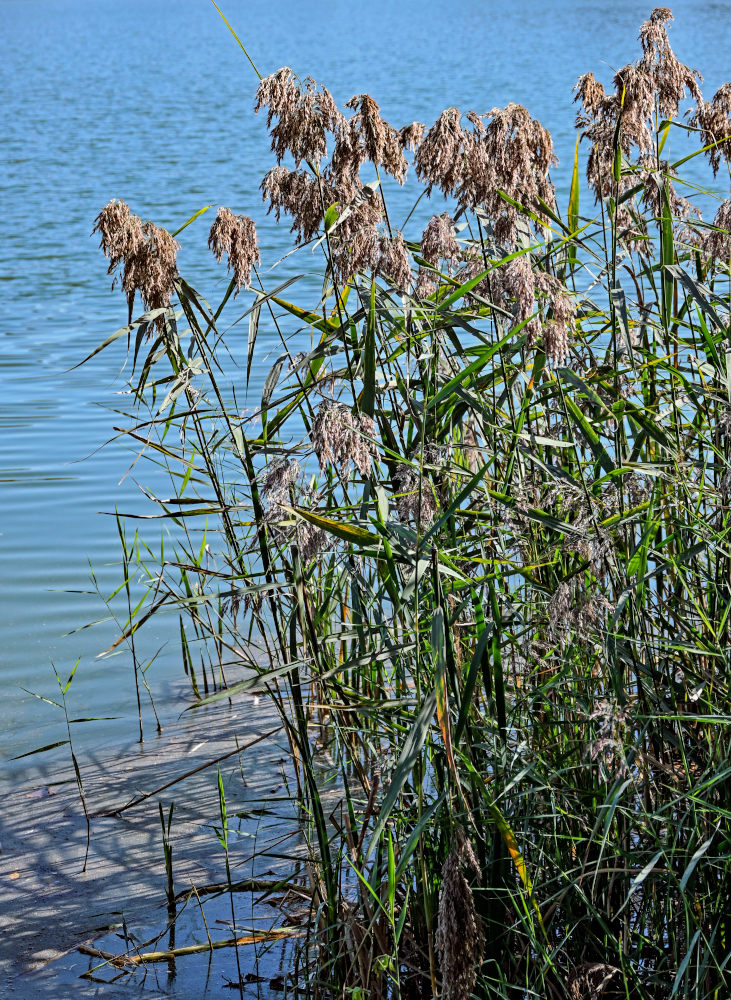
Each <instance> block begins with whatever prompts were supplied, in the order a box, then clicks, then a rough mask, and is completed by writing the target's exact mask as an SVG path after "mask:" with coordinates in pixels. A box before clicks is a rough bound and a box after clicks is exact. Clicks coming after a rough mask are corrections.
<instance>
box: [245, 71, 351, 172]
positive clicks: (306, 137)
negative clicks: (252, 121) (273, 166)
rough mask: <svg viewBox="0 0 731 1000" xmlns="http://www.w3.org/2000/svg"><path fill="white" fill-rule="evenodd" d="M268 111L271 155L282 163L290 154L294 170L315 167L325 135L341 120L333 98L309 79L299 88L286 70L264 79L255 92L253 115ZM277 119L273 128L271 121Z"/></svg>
mask: <svg viewBox="0 0 731 1000" xmlns="http://www.w3.org/2000/svg"><path fill="white" fill-rule="evenodd" d="M263 107H266V108H268V111H267V127H268V128H269V130H270V133H271V137H272V151H273V152H274V154H275V155H276V157H277V163H281V162H282V159H283V158H284V155H285V154H286V153H290V154H291V155H292V157H293V158H294V161H295V163H296V164H297V166H299V165H300V163H302V161H303V160H309V161H311V162H313V163H318V162H319V161H320V160H321V159H322V158H323V157H324V156H326V155H327V134H328V132H330V133H333V132H334V131H335V129H336V127H337V126H338V125H339V123H340V121H341V120H342V115H341V114H340V112H339V111H338V109H337V106H336V104H335V101H334V100H333V97H332V94H331V93H330V91H329V90H327V89H326V88H325V87H322V88H318V86H317V84H316V83H315V81H314V80H313V79H312V78H311V77H309V76H308V77H306V78H305V79H304V81H303V83H302V85H301V86H300V85H299V84H298V83H297V81H296V79H295V77H294V74H293V73H292V70H291V69H290V68H289V67H288V66H284V67H282V69H279V70H277V72H276V73H272V74H271V75H270V76H266V77H264V79H263V80H262V81H261V83H260V84H259V88H258V90H257V92H256V104H255V106H254V111H255V112H256V113H258V112H259V111H260V110H261V109H262V108H263ZM275 118H276V119H278V120H277V122H276V123H275V124H273V122H274V119H275Z"/></svg>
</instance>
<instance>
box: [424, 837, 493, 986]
mask: <svg viewBox="0 0 731 1000" xmlns="http://www.w3.org/2000/svg"><path fill="white" fill-rule="evenodd" d="M465 868H471V869H472V870H473V871H474V872H476V873H478V874H479V871H480V869H479V865H478V863H477V858H476V857H475V853H474V851H473V849H472V845H471V844H470V843H469V841H468V840H467V838H466V837H465V835H464V833H462V832H461V831H460V832H459V833H458V835H457V843H456V844H455V846H454V847H453V848H452V851H451V852H450V854H449V857H448V858H447V860H446V861H445V863H444V868H443V870H442V889H441V892H440V894H439V925H438V927H437V932H436V935H435V944H436V948H437V953H438V955H439V965H440V968H441V972H442V997H443V998H444V1000H469V997H470V996H471V994H472V990H473V989H474V987H475V983H476V981H477V970H478V968H479V965H480V960H481V958H482V948H483V943H484V939H483V935H482V928H481V927H480V919H479V917H478V915H477V911H476V909H475V901H474V898H473V896H472V889H471V888H470V884H469V882H468V881H467V878H466V877H465V874H464V869H465Z"/></svg>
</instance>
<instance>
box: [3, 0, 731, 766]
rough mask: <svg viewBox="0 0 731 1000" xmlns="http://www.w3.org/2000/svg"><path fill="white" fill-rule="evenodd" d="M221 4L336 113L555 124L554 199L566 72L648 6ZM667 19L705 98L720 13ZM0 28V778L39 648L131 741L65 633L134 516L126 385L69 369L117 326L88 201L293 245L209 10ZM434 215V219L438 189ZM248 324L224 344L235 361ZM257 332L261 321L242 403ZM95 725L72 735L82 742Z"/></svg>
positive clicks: (110, 694)
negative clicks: (351, 103) (122, 409)
mask: <svg viewBox="0 0 731 1000" xmlns="http://www.w3.org/2000/svg"><path fill="white" fill-rule="evenodd" d="M224 2H225V6H224V10H225V13H226V14H227V16H228V17H229V19H230V21H231V22H232V24H233V25H234V26H235V27H236V29H237V31H238V32H239V33H240V36H241V38H242V40H243V41H245V44H246V45H247V46H248V47H249V50H250V52H251V55H252V57H253V58H254V60H255V62H256V63H257V64H258V66H259V67H260V69H261V71H262V72H264V73H266V72H270V71H272V70H274V69H276V68H278V67H279V66H282V65H285V64H288V65H290V66H291V67H293V68H294V69H295V70H296V71H297V72H298V73H299V74H300V75H302V76H304V75H306V74H308V73H309V74H311V75H312V76H314V77H315V78H316V79H317V80H318V81H320V82H323V83H326V84H327V85H328V86H329V87H330V88H331V90H332V91H333V93H334V94H335V96H336V98H337V99H338V101H339V102H341V103H342V102H343V101H345V100H347V99H348V98H349V97H350V96H351V95H352V94H354V93H360V92H363V91H368V92H370V93H371V94H372V95H373V96H374V97H376V98H377V99H378V101H379V102H380V103H381V106H382V110H383V113H384V115H385V117H387V118H388V119H389V120H390V121H391V122H392V123H393V124H395V125H399V126H400V125H402V124H406V123H407V122H410V121H412V120H413V119H419V120H421V121H424V122H426V123H431V122H432V121H433V120H434V118H435V117H436V116H437V115H438V114H439V113H440V111H441V110H442V109H443V108H445V107H447V106H449V105H451V104H456V105H458V106H459V107H460V108H462V109H463V110H468V109H470V108H474V109H476V110H477V111H480V112H483V111H487V110H489V109H490V108H491V107H493V106H495V105H503V104H505V103H507V102H508V101H511V100H512V101H518V102H520V103H523V104H525V105H526V106H527V107H528V108H529V110H530V111H531V113H532V114H533V115H534V116H536V117H537V118H539V119H540V120H541V121H542V122H543V123H544V124H545V125H547V126H548V127H549V129H550V130H551V131H552V133H553V135H554V140H555V144H556V149H557V152H558V155H559V157H560V158H561V161H562V162H561V166H560V167H559V168H558V169H557V170H556V172H555V174H554V179H555V181H556V183H557V186H558V188H559V191H560V192H561V193H562V198H565V191H566V188H567V184H568V179H569V174H570V168H571V161H572V156H573V143H574V133H573V116H574V109H573V106H572V103H571V88H572V86H573V84H574V83H575V80H576V77H577V76H578V74H579V73H582V72H585V71H586V70H589V69H591V70H593V71H595V72H596V73H597V75H599V76H600V77H602V78H603V79H605V80H606V79H608V78H609V76H610V74H611V67H618V66H621V65H623V64H624V63H626V62H627V61H628V60H629V59H633V58H636V56H637V48H638V46H637V42H636V35H637V29H638V27H639V24H640V22H641V21H642V20H643V19H644V18H645V17H646V16H647V15H648V14H649V10H650V4H649V3H637V2H630V0H615V2H614V3H612V4H611V5H610V4H597V3H594V2H570V0H552V2H551V3H546V2H544V0H517V2H515V3H511V4H506V3H497V2H489V0H455V2H453V3H450V4H448V5H445V4H443V3H437V2H435V0H401V2H400V3H398V4H392V3H390V2H383V0H371V2H369V3H368V4H365V5H356V4H353V3H348V2H344V0H342V2H337V0H317V2H314V0H309V2H306V0H305V2H303V0H299V2H297V3H295V2H287V0H266V2H262V0H246V2H244V0H224ZM673 10H674V13H675V17H676V21H675V24H674V25H673V26H672V32H671V38H672V40H673V44H674V46H675V49H676V52H677V53H678V55H679V56H680V58H681V59H683V60H684V61H685V62H688V63H689V64H690V65H692V66H697V67H698V68H700V69H701V70H702V71H703V72H704V74H705V75H706V84H705V90H706V93H707V96H710V94H712V93H713V92H714V90H715V88H716V87H717V86H718V85H719V84H720V83H722V82H723V81H724V80H725V79H726V78H727V75H728V70H729V67H728V65H727V58H726V56H727V53H728V51H729V36H730V35H731V17H730V16H729V15H730V12H731V4H729V3H702V4H701V3H698V2H697V0H683V2H678V3H675V4H674V5H673ZM0 22H1V25H2V30H1V31H0V93H1V94H2V100H1V101H0V149H1V150H2V170H0V235H1V238H0V336H1V337H2V358H1V363H0V428H1V432H0V433H1V434H2V438H1V440H2V448H1V450H0V506H1V514H0V532H1V533H2V534H1V535H0V553H1V559H2V562H1V564H0V588H1V593H0V616H2V617H1V624H2V644H1V646H0V650H1V651H0V657H1V660H0V679H1V681H2V692H1V693H2V697H0V733H2V734H3V741H2V748H1V753H2V757H3V770H4V772H5V774H6V776H7V775H8V774H9V773H11V770H10V768H11V765H9V764H8V758H9V757H10V756H11V755H13V754H18V753H21V752H23V751H25V750H28V749H30V748H31V747H32V746H37V745H40V744H41V743H44V742H51V740H52V739H54V738H58V728H57V725H56V723H57V721H58V720H57V716H56V714H55V712H54V710H53V709H52V708H51V707H50V706H48V705H45V704H43V703H41V702H39V701H37V700H35V699H33V698H31V697H30V696H29V695H27V694H26V693H24V691H23V690H22V689H21V686H22V687H25V688H29V689H31V690H34V691H39V692H42V693H44V694H50V693H52V691H53V684H54V683H55V681H54V680H53V675H52V673H51V667H50V664H51V661H54V662H55V663H56V665H57V666H58V667H59V670H63V671H67V670H68V668H69V666H70V665H71V664H72V663H73V662H74V660H75V659H76V657H77V656H81V657H82V661H81V665H80V667H79V672H78V674H77V678H76V679H75V681H74V686H73V688H72V692H71V693H72V698H73V705H74V710H75V711H77V712H78V714H89V713H99V714H105V715H109V714H113V715H118V716H120V717H121V718H120V720H119V721H117V722H113V723H105V724H104V725H105V729H104V738H105V739H112V738H114V737H115V735H116V736H117V737H121V736H122V734H124V735H125V736H129V734H130V733H133V732H134V721H133V716H134V686H133V680H132V673H131V670H130V666H129V663H128V662H127V661H126V660H125V658H124V656H119V657H118V658H116V659H111V660H107V661H97V660H95V659H94V657H95V654H96V653H97V652H99V650H100V649H102V648H104V645H105V640H106V639H107V638H108V637H109V636H110V635H111V634H112V633H111V626H102V627H100V628H99V629H97V630H87V631H82V632H79V633H76V634H74V635H71V636H67V637H66V638H63V637H62V636H63V633H65V632H68V631H69V630H71V629H73V628H74V627H76V626H79V625H81V624H83V623H85V622H87V621H90V620H92V619H96V618H98V617H101V616H102V614H103V612H104V609H103V607H102V606H101V605H100V604H99V602H98V601H96V600H95V599H94V598H90V597H88V596H84V594H82V593H79V592H80V591H83V590H85V589H88V585H89V567H88V562H87V559H89V560H91V562H92V563H93V565H94V567H95V569H96V571H97V572H98V574H99V578H100V580H101V581H102V582H103V584H104V586H105V587H106V586H108V587H109V588H111V587H112V586H113V585H115V584H116V583H118V582H119V570H118V568H117V567H115V566H114V565H112V564H113V563H114V562H115V560H116V559H117V536H116V529H115V526H114V523H113V521H112V520H111V519H110V518H108V517H103V516H100V515H98V514H97V513H96V512H97V511H102V510H103V511H109V510H113V509H114V505H115V504H117V505H118V506H119V507H120V509H123V510H129V509H132V508H136V509H140V508H141V501H140V499H139V497H138V494H137V491H136V487H135V483H134V475H137V470H135V471H134V473H133V474H132V475H130V476H128V477H127V478H126V479H125V480H124V483H123V484H122V485H121V486H120V485H118V484H119V481H120V479H121V478H122V476H123V474H124V472H125V471H126V469H127V466H128V464H129V461H130V455H129V454H128V453H126V452H125V451H124V450H123V449H122V447H121V446H120V445H119V444H117V445H114V446H111V447H109V448H107V449H105V450H103V451H101V452H99V451H98V450H97V449H99V447H100V445H102V444H103V443H104V442H105V441H106V440H107V439H109V438H111V437H113V436H114V430H113V427H114V425H115V422H116V421H115V416H114V413H113V412H112V408H113V407H114V406H117V405H120V404H121V403H122V402H123V399H122V397H119V396H118V395H115V394H116V393H118V392H119V391H120V390H121V389H122V388H123V386H124V379H123V377H120V374H119V369H120V368H121V365H122V363H123V350H122V348H119V349H116V350H113V351H111V352H109V353H106V354H103V355H101V357H100V358H98V359H96V360H95V361H94V362H93V363H91V364H89V365H88V366H86V367H84V368H81V369H80V370H76V371H69V369H70V368H71V367H72V366H73V365H75V364H76V363H77V362H78V361H80V360H81V358H83V357H84V356H85V355H86V354H87V353H88V352H89V351H90V350H91V349H92V348H93V347H94V346H95V345H96V344H98V343H99V342H100V341H101V340H103V339H104V337H105V336H107V335H108V334H109V333H110V332H112V331H113V330H115V329H116V328H118V327H119V326H121V325H122V324H123V323H124V322H125V320H126V315H125V307H124V304H123V300H122V297H121V295H120V294H119V292H117V293H115V294H114V295H113V294H111V292H110V290H109V279H108V278H107V276H106V274H105V268H104V262H103V259H102V257H101V254H100V253H99V251H98V250H97V248H96V242H95V240H93V239H91V238H90V235H89V234H90V231H91V227H92V221H93V219H94V216H95V214H96V213H97V211H98V210H99V208H100V207H101V206H102V205H103V204H104V203H105V202H106V201H108V200H109V199H110V198H112V197H121V198H124V199H126V200H127V201H129V202H130V204H131V205H132V207H133V210H134V211H136V212H137V213H138V214H140V215H142V216H143V217H148V218H152V219H154V220H155V221H156V222H158V223H159V224H161V225H164V226H166V227H169V228H170V229H175V228H177V227H178V226H180V225H181V224H182V223H183V222H184V221H185V220H186V219H187V218H189V216H190V215H191V214H192V213H193V212H194V211H196V210H197V209H199V208H201V207H203V206H204V205H206V204H208V203H213V204H214V205H217V204H226V205H229V206H230V207H231V208H232V209H234V210H235V211H239V212H246V213H248V214H250V215H252V216H253V217H254V218H255V219H256V220H257V223H258V225H259V226H260V239H261V244H262V257H263V262H264V264H265V266H270V265H271V264H273V263H274V262H275V261H276V260H277V259H278V258H279V257H281V256H282V255H283V254H284V253H285V252H286V251H287V250H288V249H289V247H290V243H289V236H288V233H287V227H285V226H283V227H280V228H276V227H275V226H274V224H273V222H272V220H271V219H267V217H266V215H265V213H264V209H263V206H262V204H261V200H260V195H259V193H258V185H259V182H260V179H261V176H262V175H263V173H264V172H265V171H266V170H267V169H268V168H269V166H270V165H271V163H272V158H271V155H270V154H269V151H268V141H267V136H266V132H265V121H263V120H262V119H261V118H256V117H255V116H254V115H253V113H252V107H253V96H254V91H255V89H256V82H257V81H256V77H255V75H254V73H253V71H252V69H251V67H250V65H249V64H248V63H247V61H246V60H245V58H244V57H243V55H242V53H241V51H240V49H239V48H238V47H237V45H236V43H235V42H234V40H233V38H232V37H231V35H230V34H229V33H228V31H227V29H226V27H225V25H224V24H223V22H222V21H221V19H220V18H219V16H218V14H217V13H216V11H215V9H214V7H213V6H212V5H211V4H209V3H208V2H207V0H144V2H137V0H0ZM673 141H674V140H673ZM723 183H724V182H723V181H721V180H719V187H723ZM401 204H403V205H404V206H405V205H406V202H405V201H404V200H402V201H401V202H400V203H399V205H401ZM432 205H433V206H434V210H438V211H442V210H443V206H442V202H441V200H440V199H436V198H435V199H434V201H433V202H432ZM431 210H432V208H431V206H425V207H424V212H425V213H428V212H430V211H431ZM208 222H209V217H208V216H207V217H205V218H204V219H202V220H200V222H199V223H198V224H196V225H194V226H191V227H190V229H188V230H186V232H185V233H184V234H183V237H184V238H183V251H182V254H181V266H182V268H183V269H184V271H185V273H186V274H187V275H188V276H189V277H190V278H191V279H192V281H193V283H194V284H195V285H196V286H197V287H199V288H200V289H201V290H202V291H204V292H205V293H206V294H207V295H208V296H209V297H210V298H211V300H215V299H216V297H217V296H220V295H221V294H222V293H223V290H224V288H225V282H226V279H225V276H224V272H223V269H222V268H220V269H217V268H216V266H215V264H214V262H213V261H212V259H210V258H209V257H208V255H207V251H206V250H205V242H206V233H207V227H208ZM418 231H419V230H418V229H417V230H416V233H415V235H418ZM316 266H317V262H316V261H315V260H314V259H313V258H311V257H310V256H309V251H305V252H304V254H302V255H300V257H299V259H298V258H289V259H288V260H287V261H285V262H284V264H283V265H282V266H281V267H280V268H279V269H278V274H277V275H276V280H283V279H284V278H285V277H287V276H288V275H289V274H292V273H294V272H295V271H301V270H303V269H311V270H314V269H315V268H316ZM270 280H271V281H272V282H273V281H274V280H275V277H272V276H270ZM242 300H243V299H240V300H239V302H241V301H242ZM246 304H247V303H244V306H243V307H242V309H241V311H243V308H245V306H246ZM244 326H245V324H242V325H241V328H237V331H240V332H237V333H236V335H234V336H232V339H231V347H232V349H233V350H234V351H238V352H239V356H242V353H243V345H242V342H241V340H242V337H244V336H245V331H244V329H243V327H244ZM274 346H275V345H274V339H273V334H272V331H270V330H267V329H266V328H265V326H264V324H262V329H261V331H260V338H259V343H258V345H257V357H256V360H255V372H254V379H253V383H252V390H251V399H252V403H253V401H255V400H256V398H257V397H258V395H259V390H260V386H261V381H262V379H263V377H264V374H265V372H266V370H267V369H268V366H269V364H271V361H270V360H269V354H270V352H271V350H272V349H273V348H274ZM89 455H91V456H92V457H90V458H86V456H89ZM83 459H86V460H85V461H82V460H83ZM140 475H141V478H142V479H143V481H144V476H145V473H144V472H141V473H140ZM153 537H154V535H153ZM161 638H162V639H164V638H165V637H164V636H162V637H161ZM172 649H173V646H172V644H171V651H170V652H169V653H168V652H167V651H163V653H162V655H161V657H160V658H159V660H158V661H157V663H156V664H155V665H154V667H153V668H152V669H151V672H150V674H149V679H150V682H151V685H152V687H153V689H155V690H156V691H162V692H164V691H165V689H166V686H167V685H169V684H170V683H172V682H173V681H174V680H176V679H178V678H179V674H180V670H181V668H180V664H179V661H178V659H177V657H176V656H175V655H174V654H173V652H172ZM110 708H113V709H114V711H109V709H110ZM96 732H97V733H98V730H97V731H96ZM97 738H99V737H98V736H97V735H95V731H94V726H89V727H87V728H86V739H87V740H88V741H93V740H94V739H97ZM79 739H80V740H82V739H83V734H81V733H80V736H79ZM34 760H36V758H30V761H31V762H32V761H34ZM39 760H40V758H39ZM21 764H23V766H27V761H26V762H21ZM14 766H15V767H17V766H19V765H14Z"/></svg>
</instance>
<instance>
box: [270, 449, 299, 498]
mask: <svg viewBox="0 0 731 1000" xmlns="http://www.w3.org/2000/svg"><path fill="white" fill-rule="evenodd" d="M300 474H301V470H300V464H299V462H298V461H297V459H292V460H291V461H290V460H288V459H286V458H279V459H277V460H276V461H274V462H272V463H271V465H269V466H268V467H267V470H266V473H265V474H264V478H263V479H262V481H261V485H260V489H261V492H262V495H263V496H264V497H265V498H266V500H267V503H268V504H270V505H278V504H281V503H289V499H290V497H289V492H290V489H291V487H292V486H294V484H295V483H296V482H297V480H298V479H299V477H300Z"/></svg>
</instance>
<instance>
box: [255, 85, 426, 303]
mask: <svg viewBox="0 0 731 1000" xmlns="http://www.w3.org/2000/svg"><path fill="white" fill-rule="evenodd" d="M263 107H267V108H268V113H267V125H268V127H269V128H270V131H271V136H272V150H273V151H274V153H275V155H276V157H277V166H276V167H274V168H273V169H272V170H270V171H269V173H267V175H266V176H265V177H264V180H263V181H262V185H261V190H262V195H263V199H264V201H265V202H268V204H269V211H270V212H273V213H274V216H275V218H276V220H277V222H279V220H280V218H281V215H282V213H283V212H284V213H285V214H286V215H288V216H289V217H290V218H291V220H292V229H291V231H292V232H293V233H295V234H296V239H297V242H298V243H306V242H309V241H310V240H312V239H313V238H314V237H315V236H316V235H317V234H318V233H319V232H320V231H321V229H322V226H323V219H324V217H325V213H326V212H327V210H328V209H329V208H331V206H335V207H336V209H337V222H336V224H334V225H332V226H331V227H330V230H329V237H328V242H329V247H330V251H331V254H332V263H333V268H334V271H335V276H336V277H337V278H338V280H340V281H341V282H345V281H348V280H349V279H350V278H351V277H352V276H353V275H354V274H357V273H358V272H359V271H362V270H371V271H373V272H374V273H376V274H381V275H383V276H384V277H387V278H388V279H389V280H390V281H392V282H393V284H394V285H396V287H397V288H398V289H399V290H400V291H402V292H406V291H408V290H409V289H410V288H411V265H410V262H409V258H408V253H407V251H406V245H405V243H404V239H403V236H402V234H401V233H394V234H392V233H390V232H389V233H388V234H386V233H385V232H383V231H382V227H383V223H384V219H385V211H384V204H383V199H382V197H381V194H380V192H375V191H373V189H372V188H371V187H366V186H364V185H363V183H362V181H361V179H360V169H361V167H362V166H363V164H364V163H366V162H367V161H370V162H371V163H373V164H374V165H375V166H376V167H381V168H383V170H384V171H385V172H386V173H388V174H390V175H391V176H393V177H395V178H396V180H397V181H398V182H399V183H400V184H403V182H404V180H405V178H406V170H407V161H406V157H405V154H404V150H405V149H407V148H409V149H414V148H415V147H416V145H417V144H418V142H419V140H420V139H421V135H422V133H423V130H424V126H423V125H421V124H420V123H419V122H414V123H413V124H412V125H409V126H407V127H406V128H404V129H402V130H401V131H400V132H398V131H396V129H394V128H393V127H392V126H391V125H389V123H388V122H387V121H385V119H383V118H382V117H381V114H380V109H379V107H378V104H377V103H376V102H375V101H374V100H373V98H372V97H370V95H368V94H358V95H356V96H355V97H353V98H351V100H350V101H348V102H347V104H346V107H348V108H350V109H352V110H353V112H354V113H353V115H352V117H350V118H346V117H345V116H344V115H343V114H341V112H340V111H339V110H338V109H337V107H336V106H335V102H334V101H333V98H332V95H331V94H330V93H329V91H328V90H326V89H325V88H324V87H323V88H319V89H318V87H317V85H316V84H315V82H314V81H313V80H311V79H310V78H309V77H308V78H307V79H306V80H305V81H304V82H303V84H302V85H300V84H299V83H298V82H297V81H296V79H295V77H294V75H293V74H292V71H291V70H290V69H289V68H288V67H284V68H283V69H280V70H278V71H277V72H276V73H273V74H272V75H271V76H268V77H265V78H264V79H263V80H262V81H261V83H260V85H259V89H258V91H257V102H256V110H257V111H259V110H260V109H261V108H263ZM328 136H331V138H332V142H333V149H332V156H331V157H330V162H329V163H327V164H326V165H325V166H322V163H321V161H323V160H324V158H325V157H326V156H327V153H328ZM287 153H289V154H290V155H291V156H292V158H293V159H294V161H295V164H296V168H297V169H295V170H290V169H289V168H287V167H285V166H283V165H282V160H283V158H284V156H285V154H287ZM303 162H304V163H306V164H308V166H309V168H310V169H302V168H301V165H302V163H303Z"/></svg>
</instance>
